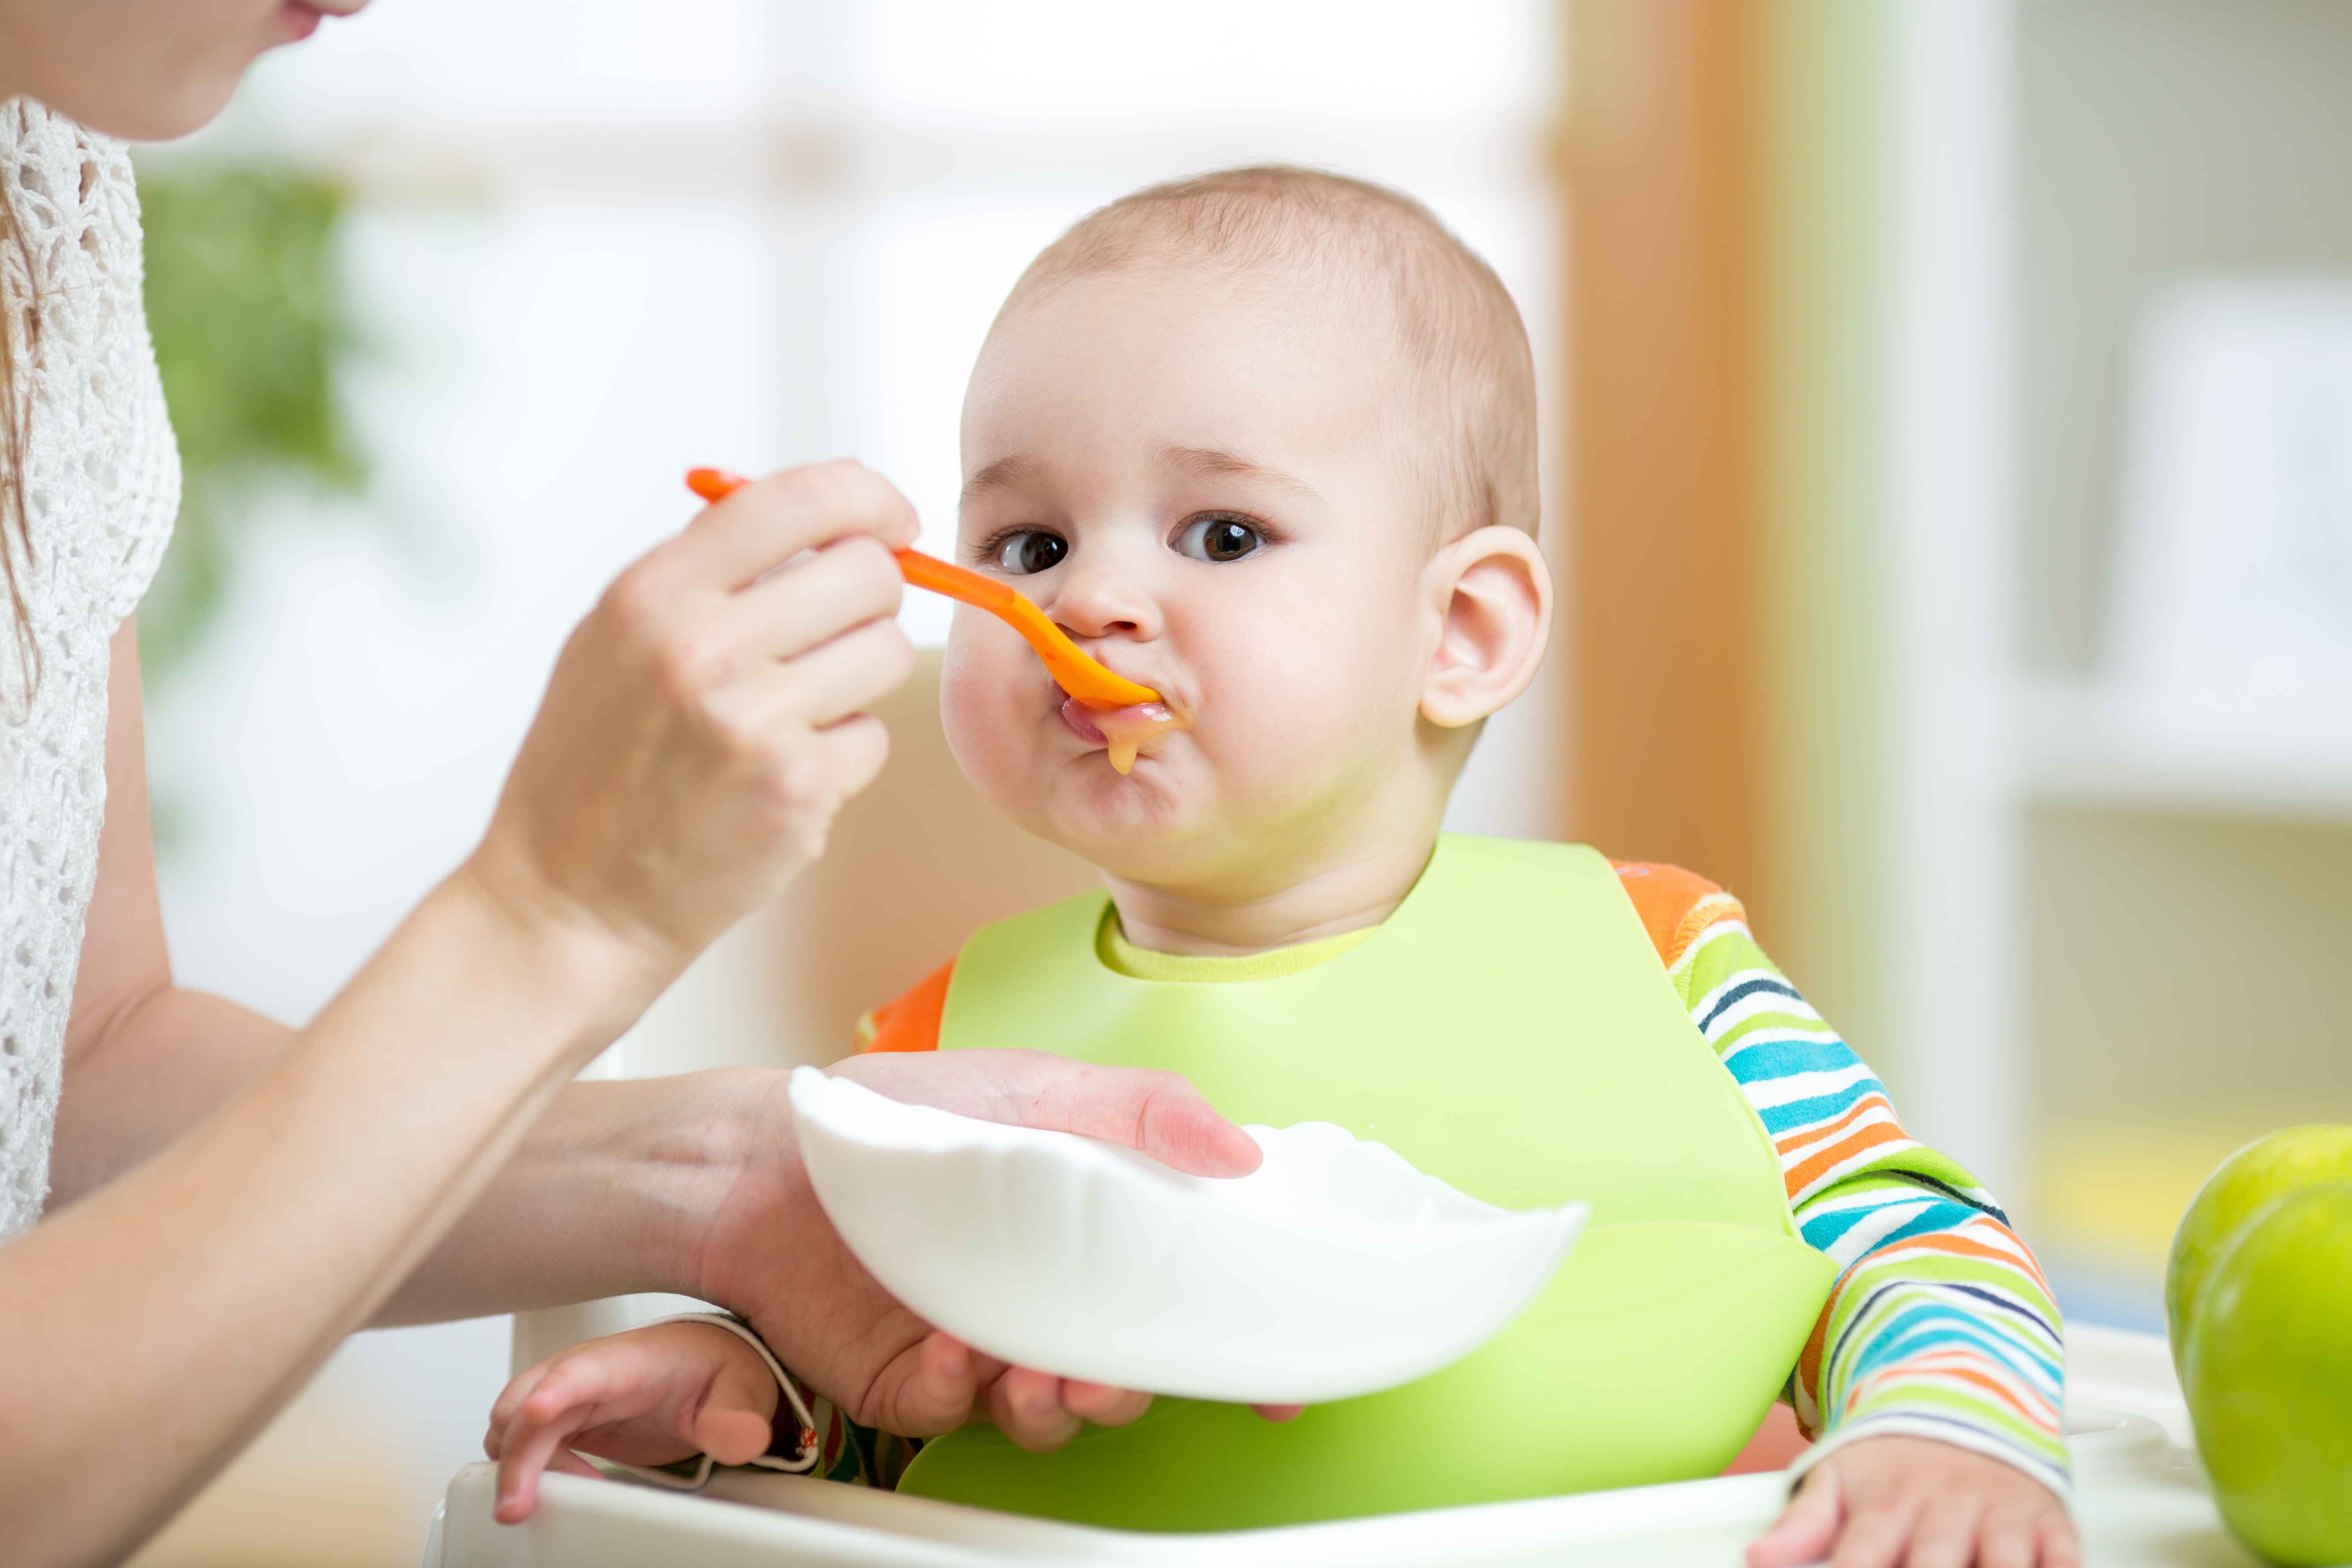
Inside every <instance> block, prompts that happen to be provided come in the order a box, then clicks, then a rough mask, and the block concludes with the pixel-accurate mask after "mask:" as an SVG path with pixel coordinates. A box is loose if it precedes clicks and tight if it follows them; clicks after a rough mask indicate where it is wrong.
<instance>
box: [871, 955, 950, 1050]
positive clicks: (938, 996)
mask: <svg viewBox="0 0 2352 1568" xmlns="http://www.w3.org/2000/svg"><path fill="white" fill-rule="evenodd" d="M954 973H955V960H954V959H952V958H950V959H949V960H948V961H947V962H946V963H942V964H940V966H939V967H938V968H937V969H934V970H932V971H931V972H930V973H929V974H926V975H924V976H923V978H922V979H920V980H919V981H917V982H916V983H915V984H914V985H913V986H912V987H911V988H909V989H908V992H907V994H905V995H903V996H901V997H899V998H898V1000H897V1001H896V1002H893V1003H891V1004H890V1005H888V1006H887V1007H884V1008H882V1009H880V1010H879V1011H877V1013H876V1014H875V1015H874V1037H873V1038H872V1039H871V1040H868V1041H867V1042H866V1049H867V1050H868V1051H935V1050H938V1049H939V1048H940V1014H942V1013H944V1012H946V1011H947V1005H948V980H949V977H950V976H951V975H953V974H954Z"/></svg>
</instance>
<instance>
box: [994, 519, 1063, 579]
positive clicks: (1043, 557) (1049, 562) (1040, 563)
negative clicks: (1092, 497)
mask: <svg viewBox="0 0 2352 1568" xmlns="http://www.w3.org/2000/svg"><path fill="white" fill-rule="evenodd" d="M1069 552H1070V545H1069V542H1068V541H1067V540H1065V539H1064V538H1062V536H1061V535H1059V534H1057V533H1040V532H1038V531H1036V530H1034V529H1025V528H1024V529H1023V530H1022V531H1020V532H1018V533H1015V534H1013V535H1012V536H1010V537H1009V538H1007V539H1006V540H1005V541H1004V542H1003V543H1002V544H1000V545H998V546H997V547H996V564H997V568H998V569H999V570H1000V571H1004V572H1010V573H1012V574H1013V575H1014V576H1016V577H1026V576H1028V575H1029V574H1031V573H1033V572H1043V571H1045V569H1046V568H1047V567H1049V566H1058V565H1060V564H1061V562H1062V557H1064V556H1065V555H1067V554H1068V553H1069Z"/></svg>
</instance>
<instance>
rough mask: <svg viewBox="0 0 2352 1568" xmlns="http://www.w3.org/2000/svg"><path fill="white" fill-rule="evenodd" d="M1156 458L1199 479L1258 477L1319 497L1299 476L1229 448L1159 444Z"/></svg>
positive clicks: (1283, 487) (1314, 499)
mask: <svg viewBox="0 0 2352 1568" xmlns="http://www.w3.org/2000/svg"><path fill="white" fill-rule="evenodd" d="M1160 461H1161V462H1163V463H1166V464H1167V465H1169V466H1170V467H1171V468H1177V469H1180V470H1181V471H1182V472H1184V473H1188V474H1194V475H1197V476H1199V477H1201V478H1202V479H1258V480H1262V481H1264V482H1265V483H1267V484H1271V485H1275V486H1277V487H1278V488H1280V489H1286V490H1291V491H1294V492H1295V493H1297V495H1299V496H1301V497H1304V498H1305V499H1306V500H1313V501H1319V500H1322V499H1323V498H1322V497H1321V496H1319V495H1317V494H1316V493H1315V489H1314V487H1313V486H1311V485H1309V484H1307V482H1306V481H1305V480H1303V479H1293V478H1292V477H1291V476H1290V475H1288V474H1286V473H1284V472H1283V471H1282V470H1281V469H1279V468H1267V467H1266V466H1265V465H1264V464H1263V463H1253V462H1251V461H1250V460H1249V459H1248V458H1237V457H1235V456H1234V454H1233V453H1231V452H1221V451H1219V450H1217V449H1216V448H1215V447H1161V448H1160Z"/></svg>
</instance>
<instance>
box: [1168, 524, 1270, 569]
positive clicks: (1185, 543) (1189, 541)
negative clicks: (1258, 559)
mask: <svg viewBox="0 0 2352 1568" xmlns="http://www.w3.org/2000/svg"><path fill="white" fill-rule="evenodd" d="M1264 543H1265V535H1264V534H1262V533H1260V532H1258V531H1257V530H1256V529H1255V528H1252V527H1251V526H1250V525H1249V524H1248V523H1246V522H1244V521H1242V520H1241V519H1239V518H1237V517H1196V518H1194V519H1193V520H1192V521H1190V522H1188V523H1186V524H1185V525H1184V528H1183V531H1181V532H1180V533H1178V534H1177V535H1176V548H1177V549H1178V550H1180V551H1181V552H1183V553H1184V554H1186V555H1190V556H1191V557H1192V559H1193V560H1195V561H1239V560H1240V559H1241V558H1242V557H1243V556H1244V555H1248V554H1252V553H1254V552H1255V551H1256V549H1257V547H1258V546H1259V545H1261V544H1264Z"/></svg>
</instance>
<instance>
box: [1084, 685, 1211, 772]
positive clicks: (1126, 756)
mask: <svg viewBox="0 0 2352 1568" xmlns="http://www.w3.org/2000/svg"><path fill="white" fill-rule="evenodd" d="M1087 719H1089V720H1090V721H1093V723H1094V727H1095V728H1096V729H1097V730H1099V731H1102V738H1103V746H1104V751H1105V752H1106V753H1107V754H1108V757H1109V759H1110V765H1111V766H1112V767H1113V768H1114V769H1116V770H1117V771H1118V772H1119V773H1131V772H1133V771H1134V768H1135V759H1136V756H1137V754H1138V753H1139V752H1145V749H1146V748H1147V747H1149V746H1150V745H1151V743H1152V742H1155V741H1157V740H1159V739H1160V737H1161V736H1162V735H1165V734H1168V733H1170V732H1171V731H1177V730H1183V729H1189V728H1190V727H1191V726H1190V724H1189V723H1188V722H1187V721H1185V720H1184V719H1182V718H1180V717H1179V716H1178V715H1177V714H1176V713H1175V712H1173V711H1172V710H1171V709H1170V708H1169V706H1168V704H1166V703H1165V702H1139V703H1137V704H1135V705H1134V706H1133V707H1131V708H1090V709H1088V710H1087Z"/></svg>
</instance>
